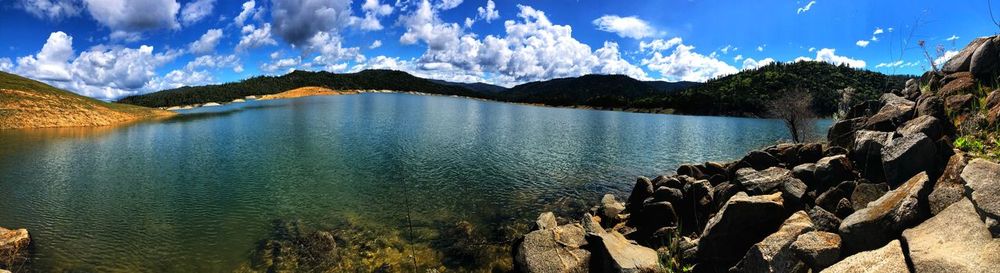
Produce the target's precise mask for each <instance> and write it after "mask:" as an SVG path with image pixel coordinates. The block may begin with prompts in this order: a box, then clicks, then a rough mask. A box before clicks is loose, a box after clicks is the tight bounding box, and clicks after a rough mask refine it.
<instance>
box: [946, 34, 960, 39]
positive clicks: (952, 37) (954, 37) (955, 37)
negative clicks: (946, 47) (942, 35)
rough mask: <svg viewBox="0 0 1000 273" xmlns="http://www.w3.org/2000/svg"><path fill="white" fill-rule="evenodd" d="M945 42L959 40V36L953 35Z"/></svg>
mask: <svg viewBox="0 0 1000 273" xmlns="http://www.w3.org/2000/svg"><path fill="white" fill-rule="evenodd" d="M945 40H946V41H954V40H958V36H957V35H955V34H952V35H951V37H948V38H947V39H945Z"/></svg>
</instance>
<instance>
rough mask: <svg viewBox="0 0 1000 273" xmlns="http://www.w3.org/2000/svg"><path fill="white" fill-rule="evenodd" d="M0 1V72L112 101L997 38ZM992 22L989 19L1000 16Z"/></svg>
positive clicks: (928, 17) (906, 27)
mask: <svg viewBox="0 0 1000 273" xmlns="http://www.w3.org/2000/svg"><path fill="white" fill-rule="evenodd" d="M946 6H947V7H945V6H944V5H942V4H941V3H940V1H822V0H817V1H775V0H761V1H698V0H690V1H686V0H685V1H590V0H580V1H573V0H545V1H507V0H464V1H463V0H434V1H427V0H356V1H350V0H255V1H243V0H236V1H229V0H191V1H188V0H3V2H0V10H2V11H3V14H4V15H5V16H3V17H0V37H2V39H0V70H3V71H9V72H14V73H17V74H21V75H24V76H27V77H31V78H34V79H38V80H42V81H45V82H47V83H50V84H53V85H56V86H58V87H62V88H65V89H68V90H70V91H74V92H77V93H80V94H84V95H88V96H92V97H95V98H100V99H114V98H119V97H122V96H126V95H131V94H141V93H147V92H153V91H158V90H162V89H168V88H175V87H179V86H184V85H203V84H211V83H223V82H229V81H237V80H240V79H244V78H248V77H253V76H257V75H281V74H284V73H287V72H289V71H291V70H294V69H304V70H326V71H332V72H354V71H359V70H363V69H369V68H386V69H397V70H404V71H408V72H410V73H413V74H416V75H418V76H423V77H430V78H437V79H445V80H452V81H463V82H474V81H480V82H487V83H493V84H498V85H504V86H512V85H515V84H518V83H523V82H527V81H535V80H545V79H551V78H560V77H571V76H579V75H583V74H590V73H599V74H626V75H629V76H632V77H634V78H639V79H644V80H666V81H679V80H688V81H705V80H707V79H710V78H714V77H719V76H723V75H727V74H732V73H736V72H738V71H740V70H743V69H749V68H753V67H757V66H760V65H763V64H767V63H770V62H792V61H798V60H818V61H826V62H832V63H838V64H840V63H844V64H847V65H850V66H853V67H861V68H865V69H869V70H876V71H880V72H885V73H890V74H919V73H921V72H922V71H925V70H927V69H929V67H930V62H929V61H928V60H927V58H926V57H924V54H923V51H922V50H921V49H920V48H919V47H917V46H916V44H917V41H918V40H924V41H926V42H927V45H928V50H929V51H930V52H929V53H930V54H931V55H932V58H936V59H941V60H944V59H945V58H946V57H947V56H950V55H951V54H954V52H955V51H956V50H958V49H960V48H961V47H962V46H964V45H965V44H966V43H968V42H969V41H970V40H971V39H973V38H975V37H978V36H986V35H993V34H995V33H996V32H997V31H998V30H1000V28H998V27H997V26H995V25H994V24H993V23H992V21H991V20H990V17H989V14H988V9H987V3H986V1H965V0H957V1H949V2H948V4H947V5H946ZM997 13H998V14H1000V9H997Z"/></svg>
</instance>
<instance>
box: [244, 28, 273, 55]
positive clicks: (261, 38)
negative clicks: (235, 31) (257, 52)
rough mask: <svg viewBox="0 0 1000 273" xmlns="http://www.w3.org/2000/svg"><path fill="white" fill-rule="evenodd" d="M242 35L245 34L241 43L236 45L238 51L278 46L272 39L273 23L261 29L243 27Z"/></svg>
mask: <svg viewBox="0 0 1000 273" xmlns="http://www.w3.org/2000/svg"><path fill="white" fill-rule="evenodd" d="M241 33H243V37H240V43H239V44H237V45H236V51H244V50H247V49H253V48H258V47H261V46H266V45H277V44H278V42H277V41H275V40H274V38H272V37H271V23H264V25H263V26H261V27H260V28H256V27H255V26H254V25H246V26H243V29H242V30H241Z"/></svg>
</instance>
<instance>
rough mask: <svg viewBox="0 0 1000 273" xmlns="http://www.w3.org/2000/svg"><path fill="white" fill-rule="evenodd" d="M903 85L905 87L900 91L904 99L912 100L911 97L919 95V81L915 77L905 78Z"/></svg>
mask: <svg viewBox="0 0 1000 273" xmlns="http://www.w3.org/2000/svg"><path fill="white" fill-rule="evenodd" d="M904 86H906V87H905V88H903V91H902V92H900V93H902V94H903V97H905V98H906V99H908V100H913V98H916V97H918V96H920V83H919V82H918V81H917V79H909V80H906V85H904Z"/></svg>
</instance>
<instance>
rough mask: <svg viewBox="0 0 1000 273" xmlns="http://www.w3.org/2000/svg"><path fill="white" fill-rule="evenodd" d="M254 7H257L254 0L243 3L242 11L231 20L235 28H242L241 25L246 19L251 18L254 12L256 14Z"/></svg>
mask: <svg viewBox="0 0 1000 273" xmlns="http://www.w3.org/2000/svg"><path fill="white" fill-rule="evenodd" d="M255 6H257V2H255V1H254V0H250V1H246V2H245V3H243V10H241V11H240V14H239V15H236V18H233V22H234V23H236V25H237V26H241V27H242V26H243V24H244V23H245V22H246V21H247V19H248V18H250V16H253V14H254V13H255V12H257V11H256V10H255V9H254V7H255Z"/></svg>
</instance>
